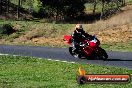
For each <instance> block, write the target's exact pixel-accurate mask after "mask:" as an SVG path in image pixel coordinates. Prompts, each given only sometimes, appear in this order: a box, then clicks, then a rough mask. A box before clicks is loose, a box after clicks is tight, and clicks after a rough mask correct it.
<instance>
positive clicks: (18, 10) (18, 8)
mask: <svg viewBox="0 0 132 88" xmlns="http://www.w3.org/2000/svg"><path fill="white" fill-rule="evenodd" d="M20 2H21V0H18V6H17V19H19V17H20Z"/></svg>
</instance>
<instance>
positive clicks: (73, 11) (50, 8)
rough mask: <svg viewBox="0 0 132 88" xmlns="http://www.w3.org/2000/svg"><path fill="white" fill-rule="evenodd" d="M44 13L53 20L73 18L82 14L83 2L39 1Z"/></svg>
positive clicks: (63, 0) (72, 0) (76, 0)
mask: <svg viewBox="0 0 132 88" xmlns="http://www.w3.org/2000/svg"><path fill="white" fill-rule="evenodd" d="M41 2H42V5H43V7H44V10H45V11H46V13H47V14H48V15H49V16H50V17H51V18H55V19H65V18H75V17H77V16H79V15H81V14H83V13H84V12H83V11H84V9H85V6H84V3H85V1H84V0H41Z"/></svg>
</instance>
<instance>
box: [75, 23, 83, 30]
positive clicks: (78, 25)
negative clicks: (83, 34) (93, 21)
mask: <svg viewBox="0 0 132 88" xmlns="http://www.w3.org/2000/svg"><path fill="white" fill-rule="evenodd" d="M75 29H83V28H82V25H81V24H77V25H76V27H75Z"/></svg>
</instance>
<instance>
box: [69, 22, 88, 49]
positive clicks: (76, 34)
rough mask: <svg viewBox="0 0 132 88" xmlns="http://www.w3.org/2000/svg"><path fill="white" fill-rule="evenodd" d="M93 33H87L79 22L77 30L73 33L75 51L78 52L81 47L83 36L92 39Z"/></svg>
mask: <svg viewBox="0 0 132 88" xmlns="http://www.w3.org/2000/svg"><path fill="white" fill-rule="evenodd" d="M90 37H91V35H89V34H87V33H86V32H85V31H84V30H83V27H82V25H81V24H77V25H76V26H75V30H74V32H73V33H72V44H73V47H74V51H75V52H77V51H78V49H79V48H80V43H81V41H82V39H83V38H89V39H90Z"/></svg>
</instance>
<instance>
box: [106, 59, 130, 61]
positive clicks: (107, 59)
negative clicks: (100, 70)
mask: <svg viewBox="0 0 132 88" xmlns="http://www.w3.org/2000/svg"><path fill="white" fill-rule="evenodd" d="M106 61H132V60H123V59H107V60H106Z"/></svg>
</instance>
